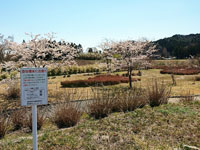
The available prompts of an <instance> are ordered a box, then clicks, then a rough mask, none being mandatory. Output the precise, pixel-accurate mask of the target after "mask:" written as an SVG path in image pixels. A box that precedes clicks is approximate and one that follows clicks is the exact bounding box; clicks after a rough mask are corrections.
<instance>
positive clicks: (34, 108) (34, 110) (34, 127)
mask: <svg viewBox="0 0 200 150" xmlns="http://www.w3.org/2000/svg"><path fill="white" fill-rule="evenodd" d="M32 134H33V150H37V149H38V145H37V105H35V104H34V105H32Z"/></svg>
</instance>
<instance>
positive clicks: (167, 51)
mask: <svg viewBox="0 0 200 150" xmlns="http://www.w3.org/2000/svg"><path fill="white" fill-rule="evenodd" d="M154 43H156V44H157V45H158V47H159V49H160V54H161V55H162V57H176V58H178V59H182V58H188V57H189V56H190V55H192V56H198V55H200V34H190V35H178V34H177V35H174V36H172V37H169V38H164V39H160V40H157V41H155V42H154Z"/></svg>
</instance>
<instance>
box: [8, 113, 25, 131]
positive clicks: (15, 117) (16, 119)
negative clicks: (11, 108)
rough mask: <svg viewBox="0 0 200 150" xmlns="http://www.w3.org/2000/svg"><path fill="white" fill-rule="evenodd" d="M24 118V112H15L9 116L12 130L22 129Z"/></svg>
mask: <svg viewBox="0 0 200 150" xmlns="http://www.w3.org/2000/svg"><path fill="white" fill-rule="evenodd" d="M25 116H26V111H25V110H17V111H15V112H14V113H13V114H12V115H11V121H12V124H13V130H19V129H21V128H22V127H24V123H25Z"/></svg>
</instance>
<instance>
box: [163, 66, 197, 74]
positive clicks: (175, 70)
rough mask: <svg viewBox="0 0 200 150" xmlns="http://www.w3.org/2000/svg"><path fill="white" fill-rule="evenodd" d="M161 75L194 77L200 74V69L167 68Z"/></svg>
mask: <svg viewBox="0 0 200 150" xmlns="http://www.w3.org/2000/svg"><path fill="white" fill-rule="evenodd" d="M160 73H161V74H175V75H194V74H198V73H200V70H199V69H196V68H180V67H174V68H166V69H163V70H161V71H160Z"/></svg>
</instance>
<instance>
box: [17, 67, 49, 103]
mask: <svg viewBox="0 0 200 150" xmlns="http://www.w3.org/2000/svg"><path fill="white" fill-rule="evenodd" d="M47 71H48V70H47V68H21V69H20V79H21V82H20V83H21V105H22V106H31V105H34V104H35V105H45V104H48V85H47V84H48V77H47ZM35 80H37V81H35ZM38 80H41V81H43V83H39V81H38ZM42 90H43V91H42ZM40 91H42V94H43V96H44V97H41V96H39V95H38V93H36V92H40ZM30 95H31V96H30ZM34 96H35V97H34Z"/></svg>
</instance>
